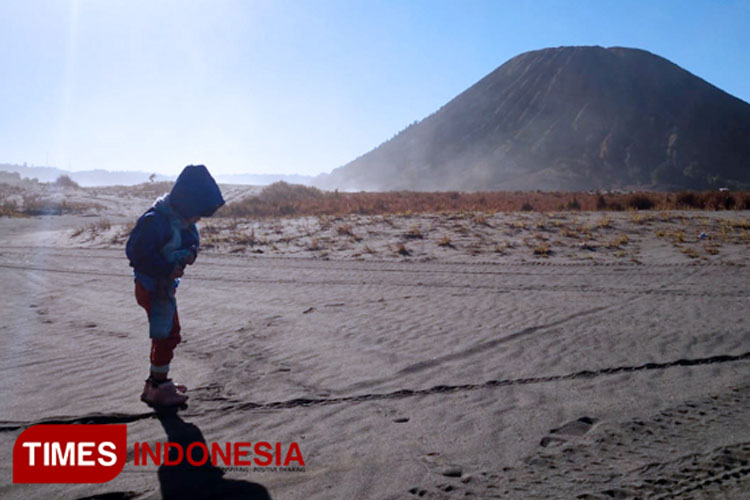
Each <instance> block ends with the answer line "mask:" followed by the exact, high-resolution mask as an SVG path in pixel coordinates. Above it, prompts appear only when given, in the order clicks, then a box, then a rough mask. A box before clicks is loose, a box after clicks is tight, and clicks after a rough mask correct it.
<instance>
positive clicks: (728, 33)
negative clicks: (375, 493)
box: [0, 0, 750, 175]
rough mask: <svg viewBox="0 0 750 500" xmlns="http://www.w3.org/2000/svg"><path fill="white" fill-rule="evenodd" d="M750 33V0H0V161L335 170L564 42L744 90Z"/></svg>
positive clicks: (747, 95) (748, 96)
mask: <svg viewBox="0 0 750 500" xmlns="http://www.w3.org/2000/svg"><path fill="white" fill-rule="evenodd" d="M749 32H750V1H722V0H713V1H700V0H689V1H685V0H682V1H635V0H633V1H625V0H622V1H617V2H613V1H606V0H597V1H572V0H569V1H565V2H563V1H523V0H516V1H503V0H494V1H492V0H455V1H440V0H432V1H416V0H401V1H390V0H368V1H360V0H307V1H302V0H298V1H287V0H272V1H256V0H239V1H230V0H211V1H190V0H175V1H172V0H169V1H158V0H149V1H140V0H88V1H84V0H81V1H72V0H65V1H63V0H58V1H46V0H0V71H1V73H2V76H1V77H0V110H1V111H0V163H19V164H20V163H24V162H26V163H28V164H30V165H31V164H33V165H52V166H57V167H60V168H65V169H71V170H86V169H93V168H104V169H107V170H144V171H149V172H159V173H164V174H175V173H177V172H179V170H180V169H181V168H182V166H184V165H186V164H188V163H205V164H206V165H208V166H209V168H210V169H211V170H212V171H213V172H215V173H221V174H228V173H245V172H246V173H282V174H291V173H298V174H308V175H314V174H318V173H321V172H329V171H331V170H332V169H333V168H336V167H338V166H341V165H343V164H345V163H347V162H348V161H350V160H352V159H354V158H356V157H357V156H360V155H362V154H364V153H366V152H367V151H369V150H370V149H372V148H373V147H375V146H377V145H378V144H380V143H382V142H383V141H385V140H387V139H389V138H390V137H392V136H393V135H394V134H395V133H397V132H398V131H399V130H401V129H403V128H404V127H406V126H407V125H408V124H409V123H411V122H413V121H415V120H420V119H422V118H424V117H426V116H427V115H429V114H431V113H432V112H434V111H436V110H437V109H438V108H440V106H442V105H443V104H445V103H446V102H447V101H449V100H450V99H452V98H453V97H455V96H456V95H457V94H459V93H460V92H462V91H463V90H465V89H466V88H467V87H469V86H470V85H472V84H473V83H475V82H476V81H477V80H479V79H480V78H482V77H483V76H485V75H486V74H488V73H489V72H491V71H492V70H494V69H495V68H496V67H498V66H499V65H501V64H502V63H503V62H505V61H506V60H508V59H510V58H511V57H513V56H515V55H517V54H519V53H522V52H525V51H528V50H535V49H540V48H544V47H552V46H560V45H602V46H605V47H606V46H615V45H616V46H625V47H638V48H642V49H646V50H649V51H651V52H653V53H656V54H658V55H661V56H663V57H666V58H667V59H670V60H671V61H673V62H675V63H676V64H678V65H680V66H682V67H683V68H685V69H687V70H688V71H691V72H692V73H694V74H696V75H698V76H700V77H701V78H703V79H705V80H707V81H708V82H710V83H712V84H714V85H716V86H717V87H719V88H722V89H723V90H725V91H727V92H729V93H730V94H732V95H734V96H736V97H739V98H740V99H743V100H744V101H750V55H748V54H749V53H750V51H749V50H748V48H750V34H749Z"/></svg>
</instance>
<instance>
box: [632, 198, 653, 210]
mask: <svg viewBox="0 0 750 500" xmlns="http://www.w3.org/2000/svg"><path fill="white" fill-rule="evenodd" d="M654 205H655V204H654V201H653V200H652V199H651V198H650V197H649V196H648V195H646V194H632V195H630V197H629V198H628V206H629V207H630V208H634V209H636V210H651V209H652V208H654Z"/></svg>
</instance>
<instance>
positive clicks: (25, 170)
mask: <svg viewBox="0 0 750 500" xmlns="http://www.w3.org/2000/svg"><path fill="white" fill-rule="evenodd" d="M0 172H15V173H17V174H19V175H20V177H26V178H28V179H37V180H38V181H39V182H54V181H55V180H57V178H58V177H60V176H61V175H67V176H68V177H70V178H71V179H73V180H74V181H75V182H77V183H78V184H80V185H81V186H84V187H86V186H132V185H134V184H142V183H144V182H149V181H150V179H149V177H150V176H151V173H150V172H124V171H119V172H117V171H115V172H111V171H108V170H101V169H97V170H83V171H79V172H71V171H68V170H62V169H59V168H56V167H28V166H25V165H11V164H0ZM4 178H7V179H8V180H6V181H4V180H3V179H4ZM176 178H177V176H168V175H161V174H159V175H156V176H155V177H154V181H156V182H160V181H174V180H175V179H176ZM12 179H13V177H7V175H6V176H0V182H9V181H10V180H12ZM312 179H313V177H312V176H304V175H270V174H269V175H264V174H258V175H256V174H229V175H216V180H217V181H218V182H220V183H224V184H248V185H253V186H265V185H268V184H273V183H274V182H277V181H285V182H288V183H294V184H310V183H311V182H312Z"/></svg>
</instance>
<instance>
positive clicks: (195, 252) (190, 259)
mask: <svg viewBox="0 0 750 500" xmlns="http://www.w3.org/2000/svg"><path fill="white" fill-rule="evenodd" d="M189 250H190V254H189V255H188V256H187V257H186V258H185V259H184V260H183V262H184V263H185V265H186V266H192V265H193V262H195V257H196V256H197V255H198V249H197V248H195V245H193V246H192V247H190V249H189Z"/></svg>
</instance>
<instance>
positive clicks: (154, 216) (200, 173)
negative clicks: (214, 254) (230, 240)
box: [125, 165, 224, 291]
mask: <svg viewBox="0 0 750 500" xmlns="http://www.w3.org/2000/svg"><path fill="white" fill-rule="evenodd" d="M222 205H224V198H223V197H222V195H221V190H220V189H219V186H218V185H217V184H216V181H214V179H213V177H211V174H210V173H209V172H208V169H207V168H206V167H205V166H203V165H189V166H187V167H185V169H184V170H183V171H182V173H181V174H180V176H179V177H178V178H177V181H175V183H174V186H172V190H171V191H170V192H169V194H167V195H165V196H162V197H161V198H159V199H158V200H157V201H156V202H155V203H154V205H153V206H152V207H151V208H149V209H148V210H147V211H146V212H145V213H144V214H143V215H142V216H141V217H140V218H139V219H138V222H136V225H135V227H134V228H133V231H132V232H131V233H130V237H129V238H128V242H127V245H126V247H125V253H126V254H127V257H128V260H129V261H130V266H131V267H132V268H133V270H134V271H135V274H136V277H138V276H139V275H145V276H144V278H145V279H143V280H142V281H150V280H149V279H148V278H152V279H153V280H154V281H161V280H163V279H165V278H169V276H170V275H171V274H172V272H173V271H174V269H175V266H176V265H182V264H183V262H182V261H184V260H185V258H186V256H187V255H189V254H190V253H192V254H193V255H194V256H197V252H198V246H199V245H200V238H199V236H198V230H197V228H196V227H195V224H188V223H187V219H190V218H192V217H210V216H211V215H213V214H214V213H215V212H216V210H218V209H219V207H221V206H222ZM144 285H145V286H146V287H147V288H152V287H150V286H148V285H150V283H144ZM150 291H153V290H150Z"/></svg>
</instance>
